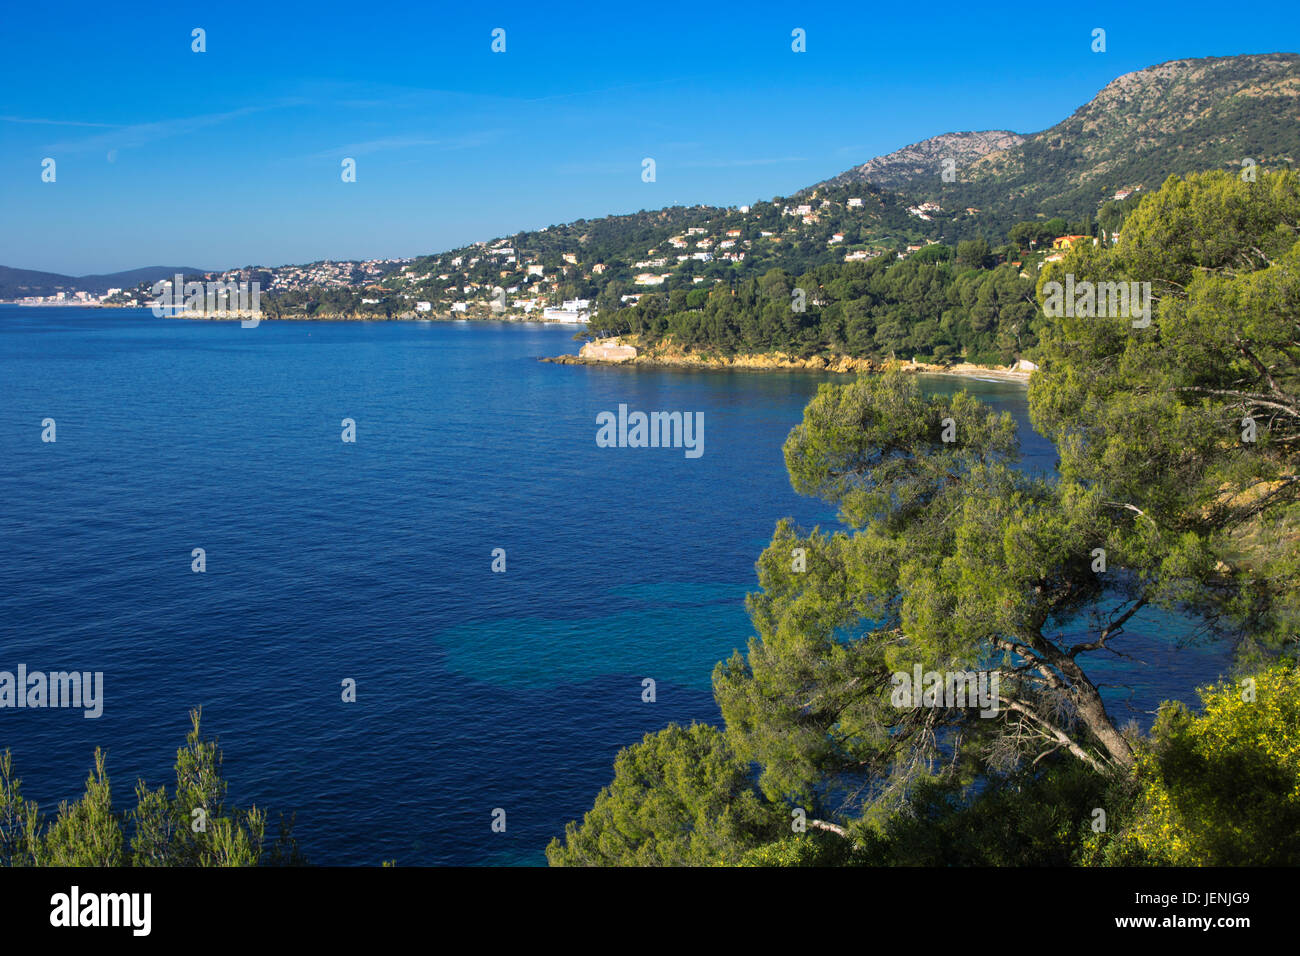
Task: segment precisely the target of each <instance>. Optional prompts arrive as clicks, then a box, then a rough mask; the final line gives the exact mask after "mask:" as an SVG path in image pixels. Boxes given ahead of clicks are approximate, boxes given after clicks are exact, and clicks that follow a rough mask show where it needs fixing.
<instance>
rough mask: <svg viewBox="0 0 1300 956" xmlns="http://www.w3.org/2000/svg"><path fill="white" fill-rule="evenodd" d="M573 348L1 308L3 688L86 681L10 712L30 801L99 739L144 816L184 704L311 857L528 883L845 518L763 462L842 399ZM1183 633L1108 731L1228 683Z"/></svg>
mask: <svg viewBox="0 0 1300 956" xmlns="http://www.w3.org/2000/svg"><path fill="white" fill-rule="evenodd" d="M572 334H573V329H572V328H561V327H555V326H549V327H548V326H540V325H519V324H489V323H472V324H471V323H424V322H421V323H362V322H284V323H274V322H263V323H262V324H261V325H260V326H259V327H257V328H255V329H244V328H241V327H240V325H239V323H236V322H195V321H187V320H179V319H158V318H155V317H153V315H152V314H151V313H149V312H148V311H146V310H139V311H134V310H132V311H126V310H103V311H97V310H85V309H71V308H69V309H55V308H35V309H33V308H28V309H23V308H18V307H14V306H0V394H2V395H3V401H2V402H0V670H9V671H14V670H16V668H17V665H18V664H19V663H25V664H26V665H27V666H28V668H29V669H31V670H46V671H52V670H73V669H75V670H87V671H103V672H104V681H105V694H104V696H105V701H104V712H103V716H102V717H100V718H99V719H96V720H87V719H85V718H83V716H82V714H81V712H80V711H76V710H57V709H45V710H14V709H3V710H0V750H3V749H4V748H9V749H10V750H11V751H12V752H13V759H14V764H15V769H16V771H17V774H18V775H19V776H21V777H22V779H23V783H24V793H25V795H26V796H27V797H29V798H31V799H35V800H37V801H38V802H40V803H41V805H42V806H43V807H44V808H45V809H46V810H51V811H52V810H53V809H54V808H55V807H56V806H57V803H58V801H59V800H61V799H75V798H76V797H77V796H78V795H79V794H80V792H81V789H82V786H83V783H84V781H85V778H86V775H87V773H88V772H89V770H90V767H91V764H92V753H93V750H94V748H95V746H96V745H102V746H104V747H105V748H106V749H107V751H108V769H109V773H110V776H111V778H112V780H113V787H114V793H115V798H116V799H117V801H118V802H120V803H121V804H122V805H133V803H134V796H133V794H132V790H133V787H134V784H135V781H136V779H137V777H144V778H145V779H146V780H147V781H148V782H149V784H150V785H152V786H154V787H157V786H159V785H160V784H168V785H169V786H170V785H172V784H173V783H174V780H173V776H172V763H173V760H174V759H175V753H176V749H177V747H179V746H181V745H182V744H183V742H184V738H185V734H186V731H187V729H188V717H187V712H188V710H189V709H190V708H191V707H194V706H196V705H202V707H203V724H204V728H205V730H206V731H207V732H208V733H209V734H214V735H216V736H218V737H219V738H220V741H221V744H222V747H223V748H224V751H225V772H226V776H227V778H228V780H229V782H230V792H229V797H230V799H231V800H232V801H233V802H235V803H238V804H240V805H247V804H249V803H253V802H255V803H257V804H258V805H259V806H264V807H268V808H270V809H271V811H272V812H273V813H275V812H276V811H279V810H286V811H296V812H297V815H298V816H297V827H296V834H297V836H298V839H299V841H300V844H301V846H302V848H303V850H304V852H305V853H306V854H307V856H308V857H309V859H310V860H311V861H312V862H315V863H321V864H365V865H377V864H379V863H380V861H382V860H387V859H395V860H396V861H397V863H398V865H420V864H540V863H542V862H544V857H543V853H542V850H543V848H544V846H545V845H546V843H547V841H548V840H549V839H550V838H551V837H552V836H555V835H559V834H560V833H562V831H563V827H564V824H565V822H566V821H568V820H571V819H574V818H576V817H580V816H581V815H582V813H583V811H585V810H586V809H588V808H589V807H590V806H591V803H592V800H593V798H594V796H595V794H596V792H597V791H598V790H599V789H600V787H602V786H603V785H605V784H606V783H608V781H609V779H610V776H611V768H612V764H613V759H614V755H615V754H616V753H617V752H618V750H619V748H621V747H623V746H626V745H628V744H631V743H633V742H635V741H637V740H639V739H640V738H641V736H642V735H643V734H645V733H646V732H648V731H652V730H656V729H658V728H660V727H663V726H664V725H666V724H667V723H669V722H670V721H678V722H689V721H692V720H701V721H716V720H717V719H718V714H717V707H716V705H715V704H714V702H713V699H712V696H711V694H710V690H709V680H710V674H711V671H712V669H713V665H714V664H715V662H717V661H718V660H720V659H722V658H724V657H727V656H728V655H729V654H730V653H731V651H732V649H733V648H743V647H744V646H745V643H746V641H747V640H748V638H749V637H750V634H751V630H750V627H749V621H748V618H747V617H746V615H745V611H744V606H743V600H744V596H745V593H746V592H747V591H749V590H752V589H753V588H754V587H755V573H754V561H755V559H756V558H757V557H758V555H759V553H760V552H761V551H762V550H763V548H764V547H765V546H766V544H767V543H768V541H769V540H770V537H771V534H772V530H773V526H774V525H775V523H776V521H777V520H778V519H780V518H781V517H783V516H786V515H791V516H794V517H795V518H796V519H797V520H798V521H800V522H801V523H803V524H804V525H805V526H809V527H810V526H812V525H813V524H816V523H822V524H823V525H825V524H827V523H830V522H832V521H833V514H832V513H831V512H830V511H829V509H828V508H827V507H826V506H825V505H824V504H822V503H820V502H817V501H812V500H808V499H804V498H800V497H799V496H797V495H796V494H795V493H794V492H793V491H792V490H791V488H790V483H789V480H788V478H787V476H786V473H785V469H784V464H783V461H782V456H781V445H782V442H783V441H784V440H785V437H786V435H787V434H788V432H789V431H790V429H791V428H792V427H793V426H794V425H795V424H797V423H798V422H799V420H800V418H801V415H802V409H803V407H804V405H805V404H806V402H807V401H808V399H809V398H810V397H811V395H812V393H813V392H814V391H815V390H816V386H817V384H818V382H819V381H825V380H835V381H845V379H840V378H835V377H832V376H823V375H813V374H807V373H744V372H738V373H718V372H686V371H666V370H646V369H627V368H592V367H584V366H564V365H553V364H548V363H541V362H538V361H537V358H538V357H539V356H543V355H555V354H559V353H561V352H572V351H575V350H576V344H575V343H574V342H573V341H572V340H571V337H572ZM925 382H926V386H927V387H928V388H931V389H933V390H936V391H954V390H956V389H957V388H960V387H966V388H969V389H970V390H972V391H973V392H975V393H976V394H977V395H979V396H980V397H981V398H982V399H984V400H985V401H987V402H989V403H991V404H993V405H995V406H997V407H1000V408H1006V409H1008V410H1010V411H1011V412H1012V413H1013V414H1014V415H1015V416H1016V417H1017V419H1018V420H1019V421H1020V422H1021V424H1022V438H1023V444H1024V447H1025V450H1026V453H1027V459H1028V461H1029V463H1030V466H1031V467H1036V468H1042V469H1050V468H1051V467H1052V463H1053V461H1054V456H1053V451H1052V448H1051V447H1050V446H1049V445H1048V444H1047V443H1046V442H1044V441H1043V440H1042V439H1041V438H1040V437H1039V436H1037V435H1035V434H1033V432H1032V431H1031V430H1030V429H1029V426H1028V424H1027V420H1026V402H1025V394H1024V389H1023V388H1021V387H1020V386H1017V385H1012V384H1005V383H990V382H982V381H958V380H954V379H947V378H940V377H927V378H926V379H925ZM620 403H623V404H626V405H628V406H629V408H630V409H639V410H644V411H651V410H662V411H674V410H680V411H691V412H695V411H702V412H703V413H704V421H705V430H704V454H703V456H702V457H700V458H698V459H688V458H687V457H686V456H685V454H684V452H683V450H681V449H627V448H624V449H616V448H599V447H597V445H596V442H595V434H596V415H597V414H598V413H599V412H601V411H614V410H616V409H617V408H618V405H619V404H620ZM46 418H52V419H54V420H55V422H56V428H57V441H56V442H54V443H45V442H42V441H41V432H42V424H41V423H42V421H43V420H44V419H46ZM345 418H350V419H353V420H354V421H355V422H356V442H355V443H353V444H347V443H344V442H343V441H342V440H341V433H342V425H341V423H342V420H343V419H345ZM195 548H203V549H204V551H205V553H206V571H205V572H204V573H202V574H198V573H194V572H193V571H192V570H191V561H192V560H193V559H192V557H191V553H192V551H193V549H195ZM496 548H504V549H505V552H506V571H505V573H493V571H492V560H493V558H492V552H493V549H496ZM1182 630H1183V629H1182V628H1181V627H1180V624H1179V622H1177V621H1169V620H1166V621H1161V622H1159V623H1157V624H1148V625H1146V626H1145V627H1142V626H1139V627H1133V626H1130V628H1129V629H1128V632H1127V636H1126V637H1125V639H1124V640H1125V645H1124V646H1125V650H1126V651H1127V652H1128V653H1130V654H1132V655H1133V656H1134V657H1135V658H1136V659H1137V660H1138V661H1140V662H1141V663H1140V664H1137V663H1124V662H1121V663H1117V664H1113V665H1111V666H1110V669H1109V672H1108V674H1107V680H1108V682H1110V684H1111V685H1110V686H1108V687H1107V689H1106V694H1107V698H1108V702H1109V704H1110V706H1111V708H1112V710H1113V711H1114V712H1115V713H1116V716H1118V717H1119V718H1120V719H1121V720H1124V719H1127V718H1128V717H1130V716H1131V717H1132V718H1134V719H1136V720H1138V721H1139V723H1142V724H1144V725H1145V724H1148V723H1149V722H1150V719H1151V712H1152V711H1153V710H1154V709H1155V707H1156V705H1157V704H1158V703H1159V701H1160V700H1162V699H1164V698H1168V697H1180V698H1185V699H1190V698H1191V696H1192V694H1191V691H1192V688H1193V687H1194V686H1195V685H1197V684H1200V683H1204V682H1205V681H1206V680H1208V679H1210V678H1213V677H1215V676H1217V675H1218V674H1219V673H1220V672H1221V671H1222V670H1224V668H1225V656H1224V655H1223V654H1222V653H1221V652H1217V651H1216V652H1210V651H1206V650H1202V649H1195V648H1193V649H1190V650H1189V649H1178V648H1177V647H1176V644H1177V643H1178V639H1179V637H1180V634H1181V632H1182ZM646 677H649V678H653V679H654V680H655V681H656V682H657V700H656V702H654V703H643V702H642V700H641V695H642V683H641V682H642V680H643V679H644V678H646ZM346 679H351V680H355V682H356V688H357V699H356V702H355V703H345V702H343V700H342V699H341V698H342V694H341V682H342V681H344V680H346ZM495 808H503V809H505V810H506V814H507V817H506V819H507V829H506V832H505V833H494V832H492V830H491V827H490V824H491V815H492V811H493V810H494V809H495Z"/></svg>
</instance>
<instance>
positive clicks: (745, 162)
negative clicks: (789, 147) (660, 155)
mask: <svg viewBox="0 0 1300 956" xmlns="http://www.w3.org/2000/svg"><path fill="white" fill-rule="evenodd" d="M806 162H808V158H807V157H806V156H773V157H764V158H761V159H759V158H756V159H688V160H686V161H684V162H680V163H674V164H673V165H675V166H681V167H682V168H684V169H686V168H690V169H731V168H733V167H736V166H776V165H779V164H781V163H806Z"/></svg>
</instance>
